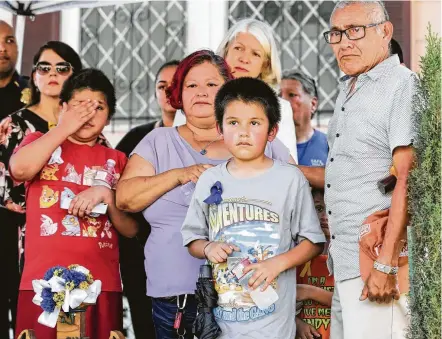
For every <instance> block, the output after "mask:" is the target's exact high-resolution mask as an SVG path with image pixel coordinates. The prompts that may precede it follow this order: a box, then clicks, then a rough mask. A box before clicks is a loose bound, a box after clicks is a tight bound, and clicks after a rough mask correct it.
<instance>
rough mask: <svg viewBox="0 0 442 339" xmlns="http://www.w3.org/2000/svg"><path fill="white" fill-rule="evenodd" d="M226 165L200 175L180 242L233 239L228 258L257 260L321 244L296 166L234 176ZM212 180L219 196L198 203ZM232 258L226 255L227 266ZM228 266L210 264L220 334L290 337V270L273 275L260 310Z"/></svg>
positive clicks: (307, 191) (293, 277)
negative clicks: (274, 297) (273, 297)
mask: <svg viewBox="0 0 442 339" xmlns="http://www.w3.org/2000/svg"><path fill="white" fill-rule="evenodd" d="M226 165H227V163H223V164H221V165H218V166H216V167H213V168H211V169H208V170H207V171H205V172H204V173H203V174H202V175H201V177H200V179H199V181H198V183H197V185H196V189H195V192H194V195H193V197H192V201H191V203H190V206H189V210H188V212H187V216H186V219H185V221H184V224H183V227H182V229H181V233H182V235H183V242H184V245H185V246H186V245H188V244H189V243H190V242H192V241H194V240H197V239H209V240H214V241H223V242H228V243H233V244H235V245H236V246H238V247H239V248H240V249H241V252H234V253H233V254H232V255H231V256H235V257H242V258H245V257H248V258H249V259H250V261H252V262H258V261H261V260H265V259H269V258H271V257H273V256H275V255H278V254H281V253H285V252H287V251H288V250H290V249H291V248H292V247H293V246H294V244H295V243H299V242H300V241H302V240H303V239H309V240H310V241H311V242H313V243H320V242H325V237H324V234H323V232H322V230H321V227H320V225H319V220H318V217H317V214H316V211H315V207H314V204H313V199H312V195H311V191H310V187H309V184H308V182H307V180H306V179H305V177H304V176H303V174H302V173H301V171H300V170H299V169H297V168H296V167H295V166H292V165H289V164H284V163H282V162H280V161H278V160H274V164H273V166H272V167H271V168H270V169H269V170H268V171H266V172H265V173H263V174H261V175H259V176H257V177H253V178H246V179H238V178H235V177H233V176H232V175H231V174H230V173H229V172H228V170H227V167H226ZM217 181H219V182H221V185H222V191H223V192H222V199H223V200H222V202H221V203H220V204H219V205H215V204H212V205H210V206H209V205H208V204H206V203H204V202H203V201H204V200H205V199H206V198H207V197H208V196H209V195H210V188H211V187H212V186H213V185H214V184H215V182H217ZM234 261H235V260H232V259H229V262H230V265H232V263H233V262H234ZM229 268H231V266H230V267H229V265H228V263H227V262H226V263H221V264H215V265H213V276H214V279H215V286H216V290H217V292H218V305H219V306H218V307H217V308H216V309H215V310H214V314H215V318H216V320H217V322H218V323H219V325H220V327H221V330H222V336H221V338H229V339H233V338H260V339H261V338H281V339H282V338H283V339H288V338H290V339H292V338H294V337H295V311H296V309H295V308H296V270H295V269H290V270H287V271H285V272H283V273H281V274H280V275H279V277H278V278H277V279H275V282H274V283H272V285H273V287H274V288H275V290H276V292H277V293H278V296H279V299H278V301H277V302H276V303H275V304H273V305H271V306H270V307H269V308H268V309H266V310H260V309H259V308H257V306H256V305H255V304H254V303H253V301H252V299H251V297H250V295H249V293H248V292H247V291H246V290H245V289H244V288H243V287H242V286H241V285H240V284H237V283H235V282H234V280H231V279H230V278H229V277H231V275H229V274H228V270H229Z"/></svg>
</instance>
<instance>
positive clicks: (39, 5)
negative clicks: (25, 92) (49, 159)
mask: <svg viewBox="0 0 442 339" xmlns="http://www.w3.org/2000/svg"><path fill="white" fill-rule="evenodd" d="M140 1H142V0H120V1H115V0H114V1H113V0H110V1H99V0H58V1H42V0H36V1H0V9H2V10H5V11H8V12H10V13H12V14H13V15H17V20H16V23H15V37H16V39H17V45H18V59H17V70H18V71H19V72H20V68H21V59H22V54H23V44H24V34H25V27H26V17H29V18H30V19H31V20H33V18H34V17H35V16H36V15H39V14H45V13H52V12H57V11H61V10H64V9H70V8H90V7H101V6H112V5H122V4H126V3H134V2H140Z"/></svg>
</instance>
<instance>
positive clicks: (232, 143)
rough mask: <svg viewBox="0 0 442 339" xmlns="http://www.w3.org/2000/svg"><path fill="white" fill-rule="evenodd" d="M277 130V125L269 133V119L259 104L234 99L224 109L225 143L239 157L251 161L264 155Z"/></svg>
mask: <svg viewBox="0 0 442 339" xmlns="http://www.w3.org/2000/svg"><path fill="white" fill-rule="evenodd" d="M277 130H278V128H277V127H275V128H273V129H272V130H271V131H270V133H269V119H268V118H267V115H266V113H265V111H264V108H263V107H262V106H260V105H258V104H253V103H251V104H246V103H244V102H242V101H232V102H231V103H230V104H228V105H227V106H226V108H225V110H224V116H223V132H222V134H223V138H224V143H225V145H226V146H227V148H228V150H229V151H230V153H232V155H233V156H234V157H235V158H237V159H240V160H248V161H250V160H254V159H257V158H258V157H260V156H262V155H263V153H264V149H265V147H266V144H267V141H272V140H273V139H274V138H275V136H276V132H277Z"/></svg>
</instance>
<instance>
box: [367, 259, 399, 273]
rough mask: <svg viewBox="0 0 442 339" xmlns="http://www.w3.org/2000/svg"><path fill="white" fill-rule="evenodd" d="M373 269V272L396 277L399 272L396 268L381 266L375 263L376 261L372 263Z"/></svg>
mask: <svg viewBox="0 0 442 339" xmlns="http://www.w3.org/2000/svg"><path fill="white" fill-rule="evenodd" d="M373 268H374V269H375V270H378V271H379V272H382V273H385V274H392V275H396V274H397V272H398V271H399V267H398V266H388V265H384V264H381V263H380V262H377V261H375V262H374V264H373Z"/></svg>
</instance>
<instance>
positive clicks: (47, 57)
mask: <svg viewBox="0 0 442 339" xmlns="http://www.w3.org/2000/svg"><path fill="white" fill-rule="evenodd" d="M38 63H44V64H47V65H50V66H51V70H50V71H49V72H48V73H45V74H43V73H40V72H39V71H38V70H35V71H34V73H33V79H34V83H35V86H36V87H37V88H38V90H39V91H40V93H41V94H43V95H46V96H49V97H58V96H59V95H60V92H61V88H62V87H63V84H64V82H65V81H66V79H68V78H69V77H70V76H71V75H72V69H71V70H70V71H69V72H68V73H63V74H60V73H59V72H57V70H56V66H57V64H65V63H66V60H64V59H63V58H62V57H61V56H59V55H58V54H57V53H55V52H54V51H53V50H51V49H47V50H45V51H43V53H41V56H40V59H39V60H38Z"/></svg>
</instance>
